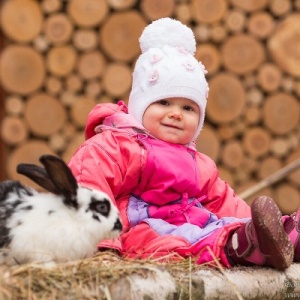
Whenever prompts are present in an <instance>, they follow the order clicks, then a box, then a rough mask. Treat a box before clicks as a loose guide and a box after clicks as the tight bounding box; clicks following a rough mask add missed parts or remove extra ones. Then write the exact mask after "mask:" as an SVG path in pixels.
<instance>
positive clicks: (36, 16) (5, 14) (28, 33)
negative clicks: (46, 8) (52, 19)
mask: <svg viewBox="0 0 300 300" xmlns="http://www.w3.org/2000/svg"><path fill="white" fill-rule="evenodd" d="M2 3H3V5H1V6H2V7H1V12H0V22H1V29H2V30H3V31H4V33H5V34H6V35H7V36H8V37H10V38H11V39H13V40H15V41H18V42H29V41H31V40H32V39H33V38H35V37H36V36H37V35H38V34H39V32H40V31H41V28H42V22H43V16H42V12H41V9H40V7H39V4H38V2H37V1H33V0H10V1H2ZM2 3H1V4H2Z"/></svg>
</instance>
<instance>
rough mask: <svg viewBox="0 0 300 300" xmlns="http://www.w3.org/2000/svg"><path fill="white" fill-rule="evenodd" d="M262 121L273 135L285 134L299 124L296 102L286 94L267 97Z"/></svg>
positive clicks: (299, 111)
mask: <svg viewBox="0 0 300 300" xmlns="http://www.w3.org/2000/svg"><path fill="white" fill-rule="evenodd" d="M263 120H264V123H265V126H266V127H267V128H268V129H269V130H270V131H271V132H273V133H274V134H279V135H280V134H287V133H288V132H289V131H291V130H293V128H295V127H296V126H297V125H298V124H299V122H300V105H299V102H298V100H297V99H296V98H295V97H294V96H292V95H290V94H286V93H277V94H274V95H271V96H269V97H268V98H267V99H266V101H265V103H264V106H263Z"/></svg>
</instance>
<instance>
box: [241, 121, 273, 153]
mask: <svg viewBox="0 0 300 300" xmlns="http://www.w3.org/2000/svg"><path fill="white" fill-rule="evenodd" d="M270 143H271V136H270V134H269V132H268V131H267V130H266V129H264V128H260V127H252V128H251V129H248V130H247V131H246V132H245V135H244V140H243V147H244V149H245V151H246V152H247V153H249V155H250V156H251V157H254V158H258V157H261V156H263V155H265V154H267V153H268V151H269V149H270Z"/></svg>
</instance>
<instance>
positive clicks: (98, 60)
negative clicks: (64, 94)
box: [77, 51, 106, 80]
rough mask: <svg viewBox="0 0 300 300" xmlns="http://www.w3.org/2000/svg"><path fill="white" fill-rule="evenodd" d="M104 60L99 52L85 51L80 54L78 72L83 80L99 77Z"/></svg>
mask: <svg viewBox="0 0 300 300" xmlns="http://www.w3.org/2000/svg"><path fill="white" fill-rule="evenodd" d="M105 64H106V61H105V58H104V57H103V55H102V54H101V52H99V51H93V52H86V53H83V54H81V55H80V57H79V60H78V65H77V68H78V73H79V74H80V75H81V77H82V78H83V79H84V80H90V79H94V78H97V77H101V76H102V74H103V72H104V67H105Z"/></svg>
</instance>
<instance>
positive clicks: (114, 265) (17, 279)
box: [0, 251, 207, 300]
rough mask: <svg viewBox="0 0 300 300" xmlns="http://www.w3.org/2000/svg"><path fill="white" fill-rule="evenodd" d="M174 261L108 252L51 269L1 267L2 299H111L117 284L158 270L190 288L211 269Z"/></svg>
mask: <svg viewBox="0 0 300 300" xmlns="http://www.w3.org/2000/svg"><path fill="white" fill-rule="evenodd" d="M173 258H174V257H173ZM170 260H171V261H172V262H171V261H169V258H168V257H164V259H163V262H161V261H155V260H132V259H124V258H121V257H119V256H118V255H116V254H114V253H113V252H108V251H107V252H100V253H98V254H97V255H96V256H94V257H93V258H90V259H84V260H80V261H74V262H68V263H63V264H58V265H56V266H54V267H51V268H49V267H46V266H44V265H41V264H28V265H19V266H13V267H7V266H0V299H1V300H2V299H38V300H41V299H109V287H110V285H111V284H112V283H113V282H116V281H117V280H119V279H121V278H124V277H126V276H130V275H133V274H136V275H139V276H141V277H145V278H146V277H147V276H149V273H151V272H153V271H154V270H155V269H157V268H159V269H160V270H166V271H167V272H169V273H170V274H171V275H172V276H173V278H174V280H175V281H176V283H177V284H178V285H179V286H182V287H186V286H188V287H189V286H191V274H192V273H193V272H195V271H197V270H199V269H200V268H201V269H203V268H205V267H207V266H203V265H202V266H199V265H197V264H196V263H195V262H194V261H192V259H186V260H183V259H179V260H177V261H174V260H173V259H172V258H171V259H170Z"/></svg>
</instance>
